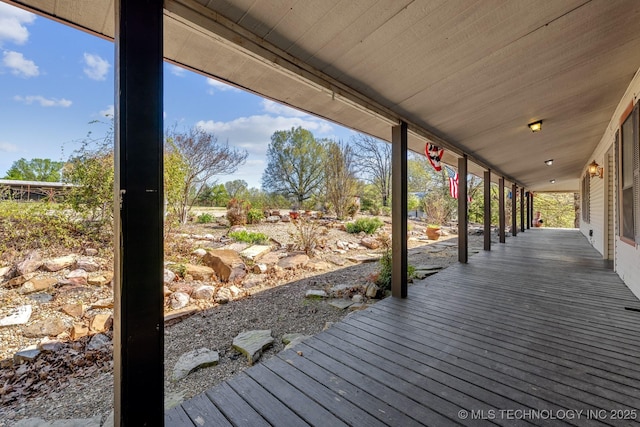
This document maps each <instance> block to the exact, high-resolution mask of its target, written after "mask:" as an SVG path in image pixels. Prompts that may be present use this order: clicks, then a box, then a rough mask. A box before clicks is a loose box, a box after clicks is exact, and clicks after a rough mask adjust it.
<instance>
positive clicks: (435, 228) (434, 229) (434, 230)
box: [426, 224, 440, 240]
mask: <svg viewBox="0 0 640 427" xmlns="http://www.w3.org/2000/svg"><path fill="white" fill-rule="evenodd" d="M426 233H427V239H429V240H438V239H439V238H440V226H439V225H436V224H429V225H427V230H426Z"/></svg>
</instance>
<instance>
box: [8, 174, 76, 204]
mask: <svg viewBox="0 0 640 427" xmlns="http://www.w3.org/2000/svg"><path fill="white" fill-rule="evenodd" d="M74 186H75V185H74V184H69V183H65V182H41V181H19V180H13V179H0V200H18V201H35V200H48V201H51V202H53V201H58V200H60V199H61V198H62V196H63V195H64V193H65V192H66V191H67V190H68V189H69V188H72V187H74Z"/></svg>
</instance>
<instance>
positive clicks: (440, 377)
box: [165, 229, 640, 426]
mask: <svg viewBox="0 0 640 427" xmlns="http://www.w3.org/2000/svg"><path fill="white" fill-rule="evenodd" d="M638 331H640V301H639V300H638V299H637V298H636V297H635V296H634V295H633V294H632V292H631V291H630V290H629V289H628V288H627V287H626V286H625V285H624V283H623V282H622V280H620V278H619V277H618V275H617V274H616V273H614V272H613V271H612V270H610V269H608V268H607V266H606V261H604V260H603V259H602V256H601V255H600V254H599V253H598V252H597V251H596V250H595V249H593V248H592V247H591V245H589V243H588V241H587V239H586V238H585V237H584V236H583V235H582V234H581V233H580V232H579V231H577V230H560V229H535V230H534V229H531V230H530V231H527V232H525V233H520V234H518V236H517V237H514V238H510V239H509V241H508V244H507V245H500V246H498V247H495V248H494V249H493V250H492V251H484V252H481V253H479V254H477V255H475V256H473V257H471V258H470V259H469V263H468V264H457V265H454V266H452V267H449V268H447V269H446V270H444V271H442V272H440V273H438V274H436V275H434V276H431V277H429V278H427V279H425V280H423V281H421V282H419V283H416V284H414V285H413V286H411V287H410V288H409V298H407V299H397V298H388V299H386V300H383V301H380V302H379V303H377V304H375V305H374V306H373V307H371V308H369V309H367V310H364V311H362V312H358V313H357V314H354V315H351V316H348V317H347V318H346V319H345V320H344V321H343V322H340V323H339V324H336V325H334V326H332V327H331V328H329V329H328V330H327V331H325V332H322V333H320V334H318V335H316V336H315V337H313V338H311V339H309V340H307V341H305V342H304V343H302V344H300V345H298V346H296V347H295V348H294V349H292V350H288V351H285V352H282V353H281V354H279V355H277V356H275V357H273V358H272V359H270V360H268V361H265V362H264V363H260V364H259V365H257V366H254V367H252V368H250V369H248V370H246V371H245V372H243V373H241V374H239V375H237V376H236V377H234V378H233V379H231V380H230V381H228V382H225V383H223V384H221V385H219V386H217V387H215V388H213V389H211V390H209V391H207V392H206V393H204V394H201V395H198V396H196V397H194V398H192V399H190V400H188V401H186V402H184V403H182V405H180V406H178V407H175V408H173V409H171V410H169V411H167V412H166V414H165V424H166V425H169V426H187V425H189V426H190V425H196V426H203V425H205V426H222V425H236V426H239V425H240V426H241V425H252V426H257V425H279V426H283V425H292V426H293V425H296V426H299V425H307V424H309V425H331V426H338V425H367V426H374V425H394V426H398V425H403V426H408V425H438V426H444V425H459V424H462V425H481V424H493V423H497V424H499V425H519V424H523V425H524V424H534V425H559V424H565V423H566V424H573V425H580V426H584V425H632V424H635V423H636V422H637V419H638V417H639V416H640V415H638V414H637V411H638V409H639V407H640V366H639V365H638V360H639V359H640V333H639V332H638ZM615 417H618V418H619V419H618V420H616V419H615Z"/></svg>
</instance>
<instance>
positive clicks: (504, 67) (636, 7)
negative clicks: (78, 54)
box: [10, 0, 640, 191]
mask: <svg viewBox="0 0 640 427" xmlns="http://www.w3.org/2000/svg"><path fill="white" fill-rule="evenodd" d="M10 3H13V4H17V5H21V6H23V7H26V8H28V9H31V10H33V11H36V12H38V13H41V14H44V15H47V16H50V17H53V18H54V19H58V20H61V21H63V22H66V23H69V24H72V25H76V26H78V27H79V28H82V29H84V30H87V31H90V32H92V33H95V34H97V35H100V36H104V37H107V38H113V35H114V18H113V10H114V3H113V0H109V1H106V0H105V1H100V2H95V1H91V2H88V1H80V0H20V1H10ZM639 18H640V2H638V1H636V0H617V1H616V0H612V1H610V0H590V1H589V0H563V1H557V0H546V1H543V0H540V1H535V2H531V1H530V0H526V1H525V0H517V1H499V0H477V1H472V0H423V1H421V0H416V1H412V0H402V1H401V0H379V1H375V0H322V1H319V0H318V1H309V0H270V1H268V2H264V1H258V0H237V1H228V0H197V1H196V0H165V57H166V58H167V59H168V60H170V61H172V62H174V63H176V64H180V65H183V66H186V67H188V68H190V69H192V70H194V71H197V72H201V73H203V74H206V75H209V76H213V77H216V78H218V79H221V80H224V81H227V82H230V83H233V84H235V85H237V86H239V87H242V88H245V89H248V90H251V91H253V92H256V93H258V94H260V95H263V96H266V97H268V98H271V99H274V100H277V101H280V102H283V103H286V104H288V105H291V106H294V107H297V108H300V109H302V110H305V111H308V112H310V113H313V114H316V115H318V116H321V117H324V118H327V119H329V120H332V121H334V122H337V123H340V124H342V125H344V126H347V127H350V128H352V129H355V130H358V131H361V132H365V133H368V134H371V135H374V136H376V137H379V138H381V139H384V140H387V141H389V140H390V139H391V129H390V125H392V124H394V123H397V122H398V120H399V119H402V120H405V121H407V122H408V123H409V128H410V138H409V148H410V149H411V150H413V151H416V152H422V151H423V149H424V143H425V141H426V139H431V140H432V141H434V142H436V143H438V144H441V145H444V146H446V147H448V148H449V153H451V154H453V153H457V154H459V153H461V152H463V151H464V152H465V153H468V154H469V156H470V159H471V160H472V161H474V162H475V163H477V165H479V166H483V167H491V168H492V169H493V170H495V171H496V173H499V174H503V175H505V176H506V177H507V179H508V180H509V181H515V182H517V183H518V184H519V185H524V186H525V187H527V188H528V189H532V190H536V191H565V190H566V191H574V190H575V191H577V190H578V187H579V186H578V182H579V177H580V175H581V173H582V171H583V167H584V165H585V164H586V163H588V162H589V161H590V160H591V159H590V158H589V156H590V155H591V153H592V151H593V150H594V148H595V147H596V145H597V144H598V142H599V141H600V138H601V137H602V135H603V133H604V132H605V130H606V128H607V126H608V124H609V120H610V119H611V116H612V115H613V112H614V109H615V108H616V106H617V104H618V102H619V100H620V98H621V97H622V95H623V94H624V91H625V89H626V88H627V86H628V84H629V83H630V81H631V79H632V77H633V75H634V73H635V72H636V70H638V68H639V67H640V26H639V25H638V21H639ZM535 120H543V127H542V131H541V132H538V133H532V132H531V131H530V130H529V129H528V127H527V123H530V122H532V121H535ZM266 143H268V141H265V144H266ZM451 154H450V155H449V156H450V157H449V158H448V160H449V161H450V162H451V161H453V157H452V156H451ZM549 158H553V159H554V164H553V166H551V167H547V166H545V165H544V160H546V159H549ZM479 166H475V165H474V166H471V167H470V171H471V172H474V173H479V172H480V171H481V168H480V167H479ZM550 179H555V180H556V183H555V184H550V182H549V181H550Z"/></svg>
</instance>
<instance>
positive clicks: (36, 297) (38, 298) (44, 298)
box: [29, 292, 53, 304]
mask: <svg viewBox="0 0 640 427" xmlns="http://www.w3.org/2000/svg"><path fill="white" fill-rule="evenodd" d="M29 299H30V300H32V301H35V302H37V303H40V304H46V303H48V302H51V300H53V295H51V294H47V293H44V292H39V293H37V294H31V295H29Z"/></svg>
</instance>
